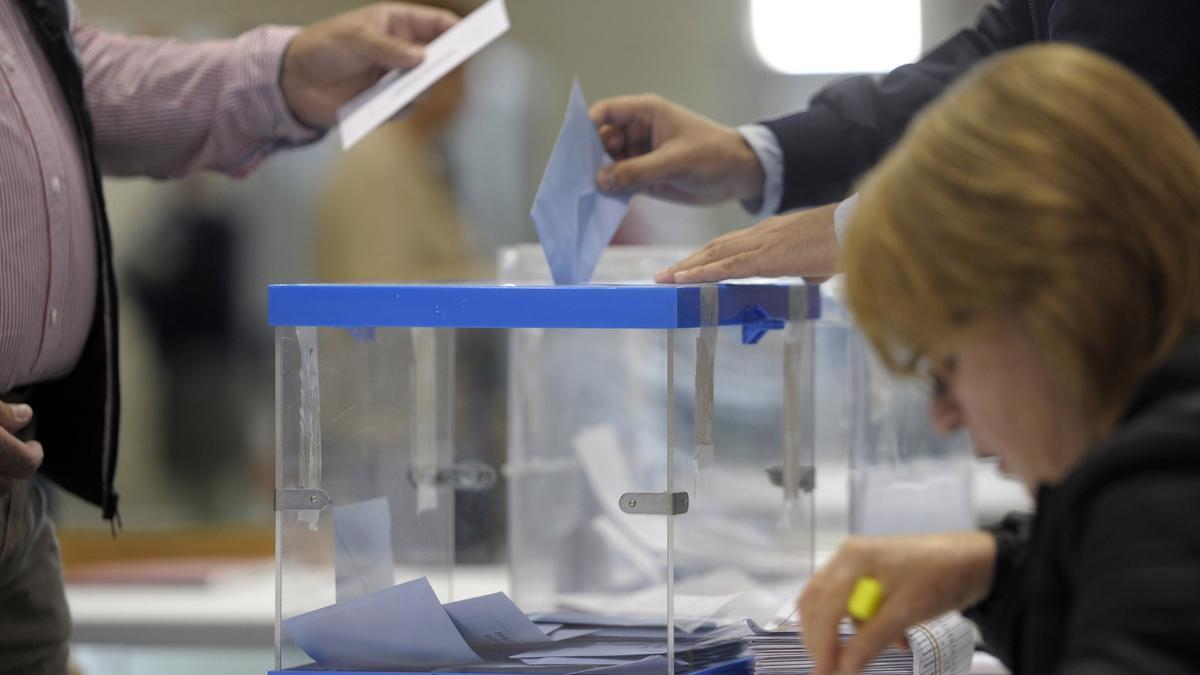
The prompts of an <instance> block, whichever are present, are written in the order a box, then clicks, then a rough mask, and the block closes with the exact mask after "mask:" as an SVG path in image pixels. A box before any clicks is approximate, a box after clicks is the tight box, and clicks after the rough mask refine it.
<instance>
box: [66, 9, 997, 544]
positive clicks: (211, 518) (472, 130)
mask: <svg viewBox="0 0 1200 675" xmlns="http://www.w3.org/2000/svg"><path fill="white" fill-rule="evenodd" d="M829 1H830V2H833V0H829ZM795 3H796V4H797V5H802V4H818V3H816V2H815V0H814V1H813V2H811V3H810V2H809V0H795ZM360 4H363V3H358V2H353V1H351V0H288V1H286V2H284V1H280V0H273V1H271V0H209V1H208V2H204V3H194V2H183V1H181V0H160V1H158V2H153V3H147V2H142V1H141V0H81V1H80V3H79V5H80V9H81V12H82V15H83V16H84V17H85V18H86V19H88V20H90V21H92V22H94V23H97V24H100V25H103V26H105V27H108V28H111V29H113V30H119V31H126V32H144V33H153V34H160V35H174V36H179V37H182V38H185V39H201V38H208V37H218V36H229V35H234V34H236V33H238V32H240V31H242V30H245V29H248V28H251V27H253V26H255V25H258V24H261V23H283V24H303V23H307V22H311V21H314V20H317V19H319V18H321V17H324V16H328V15H331V14H334V13H336V12H339V11H342V10H346V9H350V8H353V7H355V6H358V5H360ZM451 4H452V6H456V8H458V9H460V10H469V9H470V8H471V7H472V6H473V5H474V4H477V3H474V2H472V1H471V0H461V1H459V2H456V3H451ZM981 4H982V3H981V2H980V0H923V2H922V3H921V32H922V35H921V41H922V44H923V45H924V46H925V47H928V46H932V45H933V44H936V43H937V42H938V41H940V40H941V39H943V38H944V37H946V36H947V35H949V34H951V33H952V32H954V31H956V30H958V29H959V28H960V27H962V26H963V25H965V24H967V23H969V22H970V21H971V19H972V18H973V17H974V15H975V14H976V13H977V12H978V10H979V7H980V5H981ZM509 5H510V14H511V17H512V25H513V28H512V31H511V32H510V33H509V34H508V35H507V36H506V37H505V38H503V39H502V40H501V41H500V42H499V43H498V44H496V45H494V46H493V47H491V48H489V50H487V51H486V52H484V53H483V54H482V55H481V56H480V57H479V58H477V59H475V60H473V61H472V62H471V63H470V64H468V66H467V67H466V69H465V72H464V73H463V74H462V93H461V99H462V100H461V102H460V103H458V104H457V105H456V106H455V111H454V112H455V114H454V115H453V116H452V117H453V119H448V120H445V129H444V130H439V133H438V134H437V138H434V139H432V140H430V141H429V142H428V143H427V144H425V145H426V147H425V148H424V149H423V150H422V149H414V148H413V147H405V148H403V149H400V147H399V146H395V147H397V150H396V153H395V156H400V155H402V154H404V155H405V156H408V157H415V156H417V155H419V158H417V159H412V160H411V161H407V162H406V165H407V166H408V167H410V168H411V167H414V166H416V167H435V168H433V169H428V168H426V169H423V170H424V171H426V172H427V173H429V172H432V173H434V174H436V176H435V177H433V178H431V177H430V175H426V176H424V177H423V180H427V181H435V180H440V181H442V182H443V185H444V186H446V195H447V199H449V200H451V201H450V202H449V205H450V206H449V208H451V209H453V213H454V217H455V219H456V220H457V221H458V222H460V223H461V230H462V231H461V240H462V241H463V242H464V245H465V246H466V247H467V248H466V250H467V254H466V255H465V256H464V260H460V261H457V262H456V263H454V264H456V265H459V266H458V267H455V268H454V271H455V272H458V271H460V270H464V269H465V270H470V274H471V275H481V274H482V275H486V274H487V270H488V264H489V263H490V261H491V259H492V255H493V252H494V250H495V247H496V246H499V245H504V244H511V243H518V242H526V241H533V240H534V235H533V230H532V226H531V224H530V221H529V218H528V215H527V214H528V207H529V205H530V203H531V201H532V197H533V194H534V191H535V190H536V187H537V183H538V180H539V179H540V177H541V172H542V169H543V167H544V162H545V159H546V157H547V156H548V154H549V150H550V148H551V147H552V144H553V142H554V139H555V137H556V135H557V132H558V127H559V124H560V122H561V115H562V111H563V109H564V107H565V101H566V96H567V91H568V87H569V84H570V81H571V78H572V77H575V76H578V77H579V79H580V82H581V84H582V86H583V89H584V92H585V94H586V96H587V97H588V99H589V100H591V101H595V100H598V99H600V98H603V97H607V96H612V95H617V94H627V93H641V92H656V93H659V94H662V95H663V96H665V97H667V98H670V99H672V100H675V101H678V102H679V103H682V104H683V105H686V106H688V107H690V108H692V109H694V110H697V111H699V112H701V113H703V114H705V115H707V116H709V117H711V118H713V119H716V120H719V121H721V122H725V123H729V124H737V123H744V122H749V121H754V120H757V119H761V118H763V117H767V116H771V115H775V114H779V113H783V112H787V111H792V110H796V109H800V108H802V107H803V106H804V104H805V102H806V100H807V99H808V98H809V96H811V95H812V93H813V92H815V91H816V90H817V89H818V88H819V87H821V86H822V85H824V84H825V83H827V82H829V81H830V80H831V79H833V77H834V76H830V75H786V74H783V73H780V72H777V71H775V70H773V69H772V68H770V67H768V66H767V65H766V64H765V63H764V62H763V61H762V60H761V59H760V58H759V57H758V55H757V54H756V52H755V47H754V44H753V36H752V35H751V28H750V19H749V17H750V12H751V2H750V0H652V1H646V0H510V3H509ZM872 22H873V18H872V15H871V14H870V13H866V14H858V15H856V16H855V18H854V20H853V21H846V22H844V23H845V25H825V26H823V27H822V30H823V31H827V32H828V33H830V34H832V35H833V36H834V37H835V38H836V36H837V35H839V34H847V35H853V34H855V33H857V32H862V31H864V30H878V29H879V26H877V25H875V24H873V23H872ZM336 143H337V141H336V138H335V137H334V136H333V135H332V134H331V135H330V136H328V137H327V138H326V139H325V140H323V141H322V142H320V143H317V144H314V145H312V146H309V147H306V148H302V149H299V150H293V151H288V152H285V153H281V154H279V155H277V156H276V157H274V158H273V159H272V160H271V161H269V162H268V163H267V164H266V165H265V166H263V167H262V168H261V169H260V170H259V171H258V172H257V173H255V174H254V175H252V176H251V177H250V178H248V179H245V180H241V181H234V180H230V179H227V178H224V177H220V176H202V177H197V178H194V179H190V180H187V181H182V182H176V183H162V182H155V181H149V180H110V181H108V183H107V189H108V195H109V208H110V211H111V216H112V218H111V220H112V223H113V227H114V230H115V232H114V236H115V239H116V250H117V253H118V259H119V267H120V276H121V281H122V282H123V283H122V285H121V288H122V294H123V296H124V297H123V300H124V302H123V304H122V317H121V324H122V329H123V335H122V337H123V343H122V350H123V353H122V371H123V372H122V376H123V379H124V387H125V407H124V414H123V419H122V429H123V437H122V448H121V467H120V472H119V475H118V489H119V491H120V493H121V495H122V511H123V515H124V519H125V526H126V528H127V529H129V530H139V529H144V528H149V529H156V528H171V527H176V526H181V525H197V524H207V523H253V524H260V523H266V522H268V521H269V519H270V514H271V511H270V506H269V496H270V486H271V483H272V480H273V478H272V477H273V468H272V467H273V456H272V452H273V443H274V441H273V421H272V414H273V412H272V405H273V391H272V373H273V361H272V356H271V353H272V343H271V337H272V336H271V332H270V330H269V329H268V328H267V326H266V321H265V303H266V295H265V287H266V285H267V284H268V283H271V282H288V281H311V280H316V279H320V278H321V277H322V263H321V260H320V259H319V258H320V250H321V247H319V246H318V245H317V242H320V241H322V240H323V238H324V240H326V241H328V240H329V238H331V237H332V238H334V239H336V238H337V237H338V234H339V232H340V231H341V230H339V228H349V227H351V223H349V222H346V220H343V222H331V219H335V218H336V217H337V213H338V212H337V210H336V209H331V208H330V206H329V201H330V199H331V198H332V197H331V194H330V187H329V186H330V184H331V181H334V182H336V181H337V179H338V176H339V175H343V174H346V173H347V172H348V171H349V172H350V173H351V175H352V169H346V167H345V164H346V160H347V158H346V157H343V156H342V153H341V152H340V150H339V148H338V147H337V144H336ZM366 143H367V144H374V147H376V148H378V147H381V146H386V145H387V144H389V143H393V141H392V140H389V139H387V138H380V137H375V138H372V139H368V141H367V142H366ZM382 152H385V153H386V150H384V151H382ZM405 153H407V154H405ZM364 161H365V162H369V160H364ZM394 168H395V172H396V176H395V181H396V183H395V184H397V185H398V184H401V183H402V182H403V181H404V177H403V176H402V175H401V174H403V172H404V169H402V168H400V167H394ZM381 178H382V179H383V182H384V183H385V184H386V182H387V179H388V177H387V176H382V177H381ZM348 180H350V179H347V178H345V177H344V175H343V178H342V184H343V185H345V184H347V182H348ZM351 183H352V181H351ZM366 210H367V211H370V210H371V209H369V208H368V209H366ZM433 212H434V213H447V211H444V210H443V211H437V210H436V209H435V210H434V211H433ZM634 214H635V215H634V218H635V219H636V221H637V223H636V227H631V228H630V229H632V230H633V233H632V235H631V236H632V239H633V240H634V241H637V242H638V243H685V244H690V243H701V242H703V241H706V240H707V239H709V238H710V237H711V236H713V235H715V234H717V233H719V232H721V231H725V230H728V229H732V228H738V227H744V226H747V225H749V224H751V223H752V222H753V219H752V218H751V217H750V216H748V215H747V214H746V213H744V212H743V211H741V210H740V209H739V208H738V207H737V206H735V205H727V206H724V207H720V208H713V209H689V208H684V207H679V206H671V205H665V204H661V203H655V202H642V203H640V204H639V205H638V207H637V208H635V211H634ZM413 217H414V215H413V214H411V213H406V212H400V209H399V208H398V206H397V202H395V201H393V202H391V203H388V202H386V201H383V200H381V203H380V206H379V208H378V209H374V216H373V219H374V221H375V223H374V224H373V225H372V227H375V228H376V229H377V230H378V229H379V228H383V227H386V225H387V224H388V223H389V222H391V223H394V224H395V226H396V227H397V228H404V227H413V226H414V225H413V224H412V223H408V222H406V219H411V218H413ZM343 257H344V256H343ZM447 265H450V263H447ZM335 269H339V268H335ZM340 269H341V270H342V271H343V272H344V271H345V270H346V267H345V265H342V266H341V267H340ZM353 271H354V270H351V272H353ZM357 271H359V272H362V273H363V274H365V273H366V272H365V270H357ZM363 274H360V275H358V276H363ZM326 276H328V275H326ZM340 276H344V277H347V280H351V279H350V278H351V277H354V276H355V275H354V274H353V273H350V274H341V275H340ZM368 276H371V275H368ZM373 276H378V275H373ZM423 276H424V275H423ZM427 276H431V277H432V276H440V277H445V276H456V275H455V274H430V275H427ZM395 277H396V279H402V278H406V277H405V276H404V272H403V271H399V270H398V271H397V273H396V275H395ZM59 513H60V521H61V522H62V523H63V525H64V526H66V527H68V528H71V527H100V526H101V524H100V521H99V518H98V517H97V515H96V514H95V513H94V511H92V510H91V509H89V508H87V507H83V506H81V505H78V504H75V503H73V502H72V501H71V500H70V498H67V497H63V498H62V499H61V501H60V503H59Z"/></svg>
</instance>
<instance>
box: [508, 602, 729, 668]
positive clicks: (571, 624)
mask: <svg viewBox="0 0 1200 675" xmlns="http://www.w3.org/2000/svg"><path fill="white" fill-rule="evenodd" d="M530 618H532V619H533V620H534V621H536V622H537V625H538V626H539V627H541V628H542V629H543V630H546V631H547V632H548V633H549V635H550V638H551V639H553V640H559V636H561V635H563V634H564V633H566V634H568V635H569V636H570V637H569V638H568V639H566V640H564V641H562V642H561V643H560V644H555V645H553V646H551V647H548V648H541V649H536V650H530V651H526V652H523V653H520V654H516V655H515V657H514V658H519V659H522V660H524V661H525V662H526V663H528V664H531V665H538V664H549V663H553V662H557V660H559V659H562V658H575V659H580V658H586V659H594V661H593V665H609V666H615V665H621V664H625V663H631V662H632V661H633V660H636V659H640V658H645V657H646V656H661V657H665V656H666V654H667V651H668V644H667V627H666V624H665V623H664V622H663V621H662V620H661V619H650V618H639V617H618V616H606V615H599V614H584V613H577V612H559V613H551V614H535V615H533V616H531V617H530ZM689 628H692V630H690V631H689V630H684V629H682V628H676V629H675V659H676V662H677V664H678V666H679V668H680V669H681V670H682V671H684V672H686V671H691V670H697V669H703V668H706V667H708V666H711V665H714V664H718V663H724V662H728V661H732V660H736V659H738V658H739V657H740V656H741V655H742V651H743V649H744V642H743V637H744V636H745V635H746V630H745V629H744V628H743V627H742V626H740V625H734V626H728V625H726V626H720V625H718V624H717V623H716V622H713V621H703V622H698V623H696V624H695V625H694V627H693V626H689Z"/></svg>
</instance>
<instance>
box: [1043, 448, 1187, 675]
mask: <svg viewBox="0 0 1200 675" xmlns="http://www.w3.org/2000/svg"><path fill="white" fill-rule="evenodd" d="M1180 448H1181V449H1180V452H1181V453H1182V452H1194V451H1195V450H1196V448H1195V446H1194V445H1183V444H1181V445H1180ZM1197 513H1200V490H1197V487H1196V479H1195V473H1190V472H1179V473H1177V474H1167V473H1164V472H1147V473H1146V474H1143V475H1142V476H1137V477H1130V478H1129V479H1127V480H1123V481H1122V482H1121V485H1120V486H1119V487H1113V488H1110V489H1108V490H1106V491H1105V493H1104V494H1102V495H1100V496H1098V497H1097V499H1096V502H1095V506H1094V507H1093V508H1089V509H1088V513H1087V519H1086V522H1083V523H1080V527H1079V529H1078V534H1077V535H1076V538H1077V541H1078V543H1077V544H1075V546H1076V547H1077V554H1076V555H1073V556H1072V559H1073V560H1074V561H1075V562H1074V566H1073V568H1072V569H1070V570H1069V571H1068V572H1069V574H1070V575H1071V577H1072V580H1071V581H1072V583H1071V586H1072V588H1071V592H1072V596H1073V607H1072V612H1071V614H1070V617H1069V620H1068V624H1067V626H1066V627H1065V631H1064V635H1065V638H1066V639H1065V640H1064V644H1063V654H1064V659H1063V664H1062V667H1061V668H1060V670H1059V671H1058V672H1060V673H1065V674H1070V675H1085V674H1086V675H1106V674H1109V673H1112V674H1116V673H1156V674H1158V675H1170V674H1172V673H1195V672H1197V668H1200V611H1197V602H1198V601H1200V521H1198V520H1197V519H1196V517H1195V516H1194V514H1197Z"/></svg>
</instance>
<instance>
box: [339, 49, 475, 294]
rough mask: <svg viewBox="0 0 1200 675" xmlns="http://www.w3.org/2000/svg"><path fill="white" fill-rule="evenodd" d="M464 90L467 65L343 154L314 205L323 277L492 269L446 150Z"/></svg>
mask: <svg viewBox="0 0 1200 675" xmlns="http://www.w3.org/2000/svg"><path fill="white" fill-rule="evenodd" d="M463 95H464V77H463V68H461V67H460V68H457V69H455V70H454V71H452V72H451V73H450V74H448V75H447V76H446V77H444V78H442V80H440V81H439V82H438V83H437V84H435V85H434V86H433V87H431V88H430V89H429V91H428V92H426V93H425V94H424V95H423V96H422V97H421V98H420V99H418V100H417V101H416V102H414V103H413V105H412V106H410V108H409V111H408V113H407V114H406V115H405V117H404V119H401V120H395V121H392V122H388V123H386V124H384V125H382V126H380V127H379V128H378V129H376V130H375V131H373V132H371V134H370V136H369V137H368V138H367V139H366V142H363V143H359V144H357V145H355V146H354V147H353V148H350V149H349V150H348V151H346V152H345V153H343V154H342V155H341V157H339V158H338V160H337V161H336V162H335V164H334V168H333V171H332V173H331V174H330V177H329V183H328V184H327V186H326V188H325V191H324V194H323V195H322V198H321V201H320V204H319V206H318V213H317V246H316V263H317V270H318V275H319V276H320V278H321V279H323V280H325V281H330V282H338V283H346V282H376V283H378V282H389V281H390V282H397V281H445V280H451V279H460V280H461V279H469V278H472V277H479V276H480V275H481V274H482V273H484V272H485V271H486V270H487V269H488V267H489V265H488V261H484V260H479V259H477V257H476V256H475V255H474V253H473V251H474V250H476V249H475V247H473V246H469V245H468V243H469V239H470V231H469V229H468V227H467V226H466V224H465V223H464V221H463V216H462V214H461V212H460V210H459V207H458V202H459V200H458V197H457V195H456V192H455V187H454V185H453V184H452V183H451V182H450V178H449V174H448V167H447V162H446V157H445V153H444V148H445V144H444V134H445V133H446V131H447V130H448V129H449V128H450V126H451V124H452V123H453V122H454V119H455V116H456V115H457V114H458V111H459V108H460V107H461V106H462V102H463Z"/></svg>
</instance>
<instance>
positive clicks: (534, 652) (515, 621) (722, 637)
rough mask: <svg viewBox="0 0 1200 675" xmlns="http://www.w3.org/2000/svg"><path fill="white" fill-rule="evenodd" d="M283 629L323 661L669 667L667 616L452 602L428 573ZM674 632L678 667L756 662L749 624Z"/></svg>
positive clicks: (363, 666)
mask: <svg viewBox="0 0 1200 675" xmlns="http://www.w3.org/2000/svg"><path fill="white" fill-rule="evenodd" d="M283 628H284V630H285V631H286V633H287V634H288V635H289V636H290V637H291V638H292V639H293V640H295V641H296V644H298V645H299V646H300V648H301V649H303V650H304V652H305V653H306V654H308V655H309V657H311V658H312V659H313V661H314V662H316V664H318V665H319V666H322V667H325V668H331V669H333V668H336V669H346V670H350V669H353V670H393V671H394V670H397V669H405V670H408V671H413V670H417V671H432V670H440V671H451V672H475V673H479V672H488V673H491V672H497V671H504V672H508V671H518V672H527V673H538V672H548V673H584V672H586V673H589V675H602V674H608V673H626V674H629V675H635V674H636V675H650V674H652V673H665V672H667V666H668V662H667V659H668V655H669V646H668V641H667V629H666V625H665V623H664V622H663V621H662V620H661V619H647V618H636V617H627V618H621V617H613V616H601V615H596V614H584V613H562V614H542V615H535V616H533V617H529V616H526V615H525V614H524V613H523V612H522V611H521V610H520V609H519V608H518V607H517V606H516V604H514V603H513V602H512V600H510V599H509V598H508V596H506V595H505V594H503V593H493V594H491V595H485V596H482V597H478V598H471V599H469V600H460V601H458V602H451V603H447V604H445V605H443V604H441V602H439V601H438V598H437V595H436V594H435V593H434V591H433V588H432V587H431V586H430V585H429V582H428V580H426V579H425V578H420V579H416V580H413V581H410V582H407V583H403V584H399V585H397V586H392V587H389V588H385V589H383V590H379V591H374V592H370V593H367V594H365V595H361V596H358V597H355V598H353V599H350V600H347V601H343V602H338V603H336V604H334V605H330V606H328V607H324V608H321V609H318V610H315V611H312V612H308V613H305V614H301V615H299V616H295V617H292V618H290V619H287V620H285V621H284V623H283ZM689 628H693V629H692V630H690V631H684V630H681V629H677V630H676V633H675V658H676V672H680V673H685V672H693V673H699V672H706V673H716V672H720V673H738V672H747V673H748V672H750V661H749V659H740V660H739V658H740V657H741V656H742V652H743V650H744V646H745V643H744V641H743V639H742V638H743V637H744V636H745V635H746V630H745V628H744V627H742V626H741V625H734V626H728V625H727V626H724V627H722V626H718V625H717V624H716V623H714V622H711V621H704V622H699V623H698V624H695V625H694V627H693V626H692V625H690V626H689Z"/></svg>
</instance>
